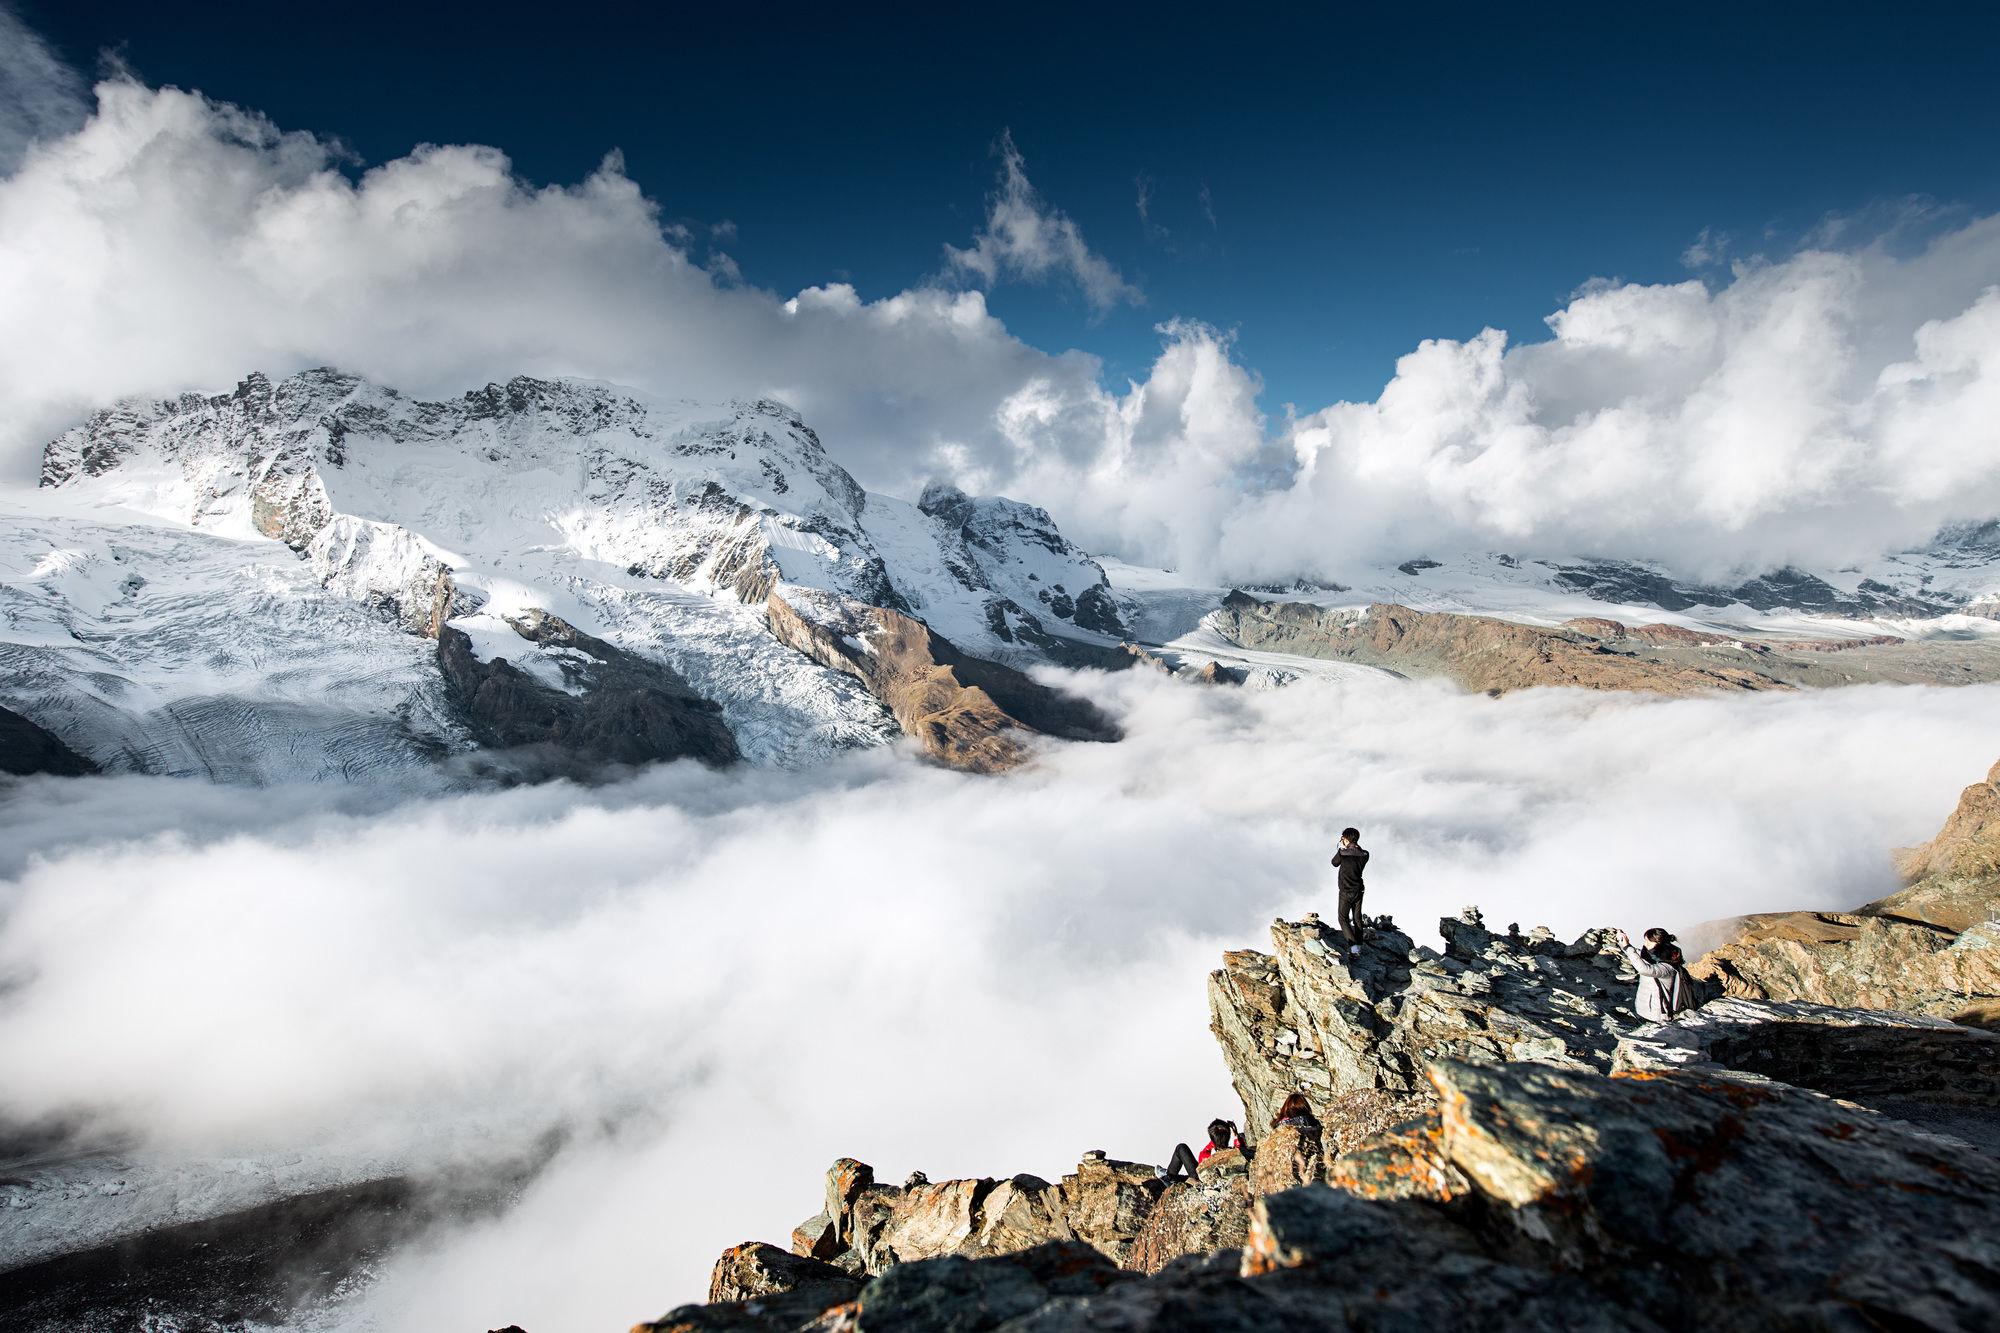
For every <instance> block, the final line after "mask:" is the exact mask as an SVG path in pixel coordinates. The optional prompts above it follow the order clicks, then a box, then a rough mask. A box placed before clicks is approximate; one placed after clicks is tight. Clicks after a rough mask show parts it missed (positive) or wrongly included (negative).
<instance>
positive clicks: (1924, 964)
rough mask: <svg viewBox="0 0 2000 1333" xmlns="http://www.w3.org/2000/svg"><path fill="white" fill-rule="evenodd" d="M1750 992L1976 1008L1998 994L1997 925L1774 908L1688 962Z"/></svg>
mask: <svg viewBox="0 0 2000 1333" xmlns="http://www.w3.org/2000/svg"><path fill="white" fill-rule="evenodd" d="M1688 970H1689V971H1690V972H1692V973H1693V974H1694V975H1695V976H1697V977H1701V978H1705V979H1708V980H1712V981H1714V982H1715V983H1717V984H1718V985H1719V986H1720V987H1721V988H1722V990H1723V991H1724V993H1726V994H1729V995H1734V996H1740V997H1743V998H1746V999H1756V1000H1762V999H1770V1000H1802V1001H1805V1002H1807V1003H1811V1004H1825V1005H1834V1006H1838V1007H1860V1008H1870V1009H1902V1010H1908V1011H1910V1012H1912V1013H1920V1014H1936V1015H1939V1016H1941V1017H1944V1018H1959V1017H1961V1016H1967V1017H1969V1016H1973V1015H1975V1014H1976V1013H1978V1012H1980V1011H1981V1009H1982V1008H1983V1007H1990V1005H1991V1004H1992V1003H1993V1002H1995V1001H2000V927H1994V926H1981V927H1978V928H1975V929H1972V930H1967V931H1964V932H1961V933H1957V934H1954V933H1953V932H1952V931H1949V930H1946V929H1945V928H1944V927H1942V926H1933V925H1929V924H1927V923H1924V922H1920V921H1902V920H1897V919H1895V918H1893V917H1886V916H1876V915H1873V914H1868V913H1865V912H1775V913H1768V914H1764V915H1758V916H1750V917H1745V918H1743V919H1742V921H1741V923H1740V924H1739V927H1738V934H1737V936H1736V938H1735V939H1733V940H1731V941H1730V942H1728V943H1727V944H1724V945H1721V946H1720V947H1718V948H1716V949H1713V950H1711V951H1710V952H1708V953H1707V954H1704V955H1703V956H1702V957H1701V958H1700V959H1698V960H1697V961H1696V962H1695V963H1694V964H1693V966H1691V967H1690V968H1689V969H1688Z"/></svg>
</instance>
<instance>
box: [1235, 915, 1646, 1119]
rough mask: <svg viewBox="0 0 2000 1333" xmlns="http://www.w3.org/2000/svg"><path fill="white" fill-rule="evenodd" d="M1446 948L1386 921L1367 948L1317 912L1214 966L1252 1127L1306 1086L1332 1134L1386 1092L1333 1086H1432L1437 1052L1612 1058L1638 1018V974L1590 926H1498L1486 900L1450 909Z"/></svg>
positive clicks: (1412, 1095) (1558, 1060)
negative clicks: (1509, 930) (1566, 936)
mask: <svg viewBox="0 0 2000 1333" xmlns="http://www.w3.org/2000/svg"><path fill="white" fill-rule="evenodd" d="M1439 929H1440V930H1441V931H1442V932H1443V934H1444V936H1445V952H1444V953H1443V954H1438V953H1436V952H1435V951H1433V950H1431V949H1429V948H1424V947H1421V946H1418V945H1416V944H1414V943H1413V942H1412V941H1411V940H1410V938H1409V936H1407V935H1404V934H1403V933H1401V932H1400V931H1397V930H1395V929H1394V928H1393V927H1390V926H1386V925H1383V924H1382V923H1380V922H1378V923H1377V924H1376V926H1375V928H1374V929H1372V930H1371V931H1370V932H1369V937H1368V939H1367V940H1366V942H1365V943H1364V945H1363V949H1362V954H1361V956H1360V957H1358V958H1356V957H1351V956H1349V955H1348V953H1347V950H1346V944H1345V942H1344V940H1343V938H1342V937H1341V935H1340V934H1339V932H1337V931H1335V930H1333V929H1331V928H1329V927H1328V926H1326V925H1325V924H1324V923H1322V922H1321V921H1320V920H1319V919H1318V918H1317V917H1308V918H1306V919H1305V920H1304V921H1299V922H1287V921H1279V922H1277V923H1275V924H1273V925H1272V927H1271V940H1272V944H1273V946H1274V952H1273V953H1272V954H1269V955H1266V954H1259V953H1254V952H1251V951H1249V950H1237V951H1233V952H1230V953H1228V954H1225V955H1224V957H1223V967H1222V969H1221V970H1220V971H1217V972H1215V973H1212V974H1211V975H1210V977H1209V990H1208V994H1209V1013H1210V1020H1211V1021H1210V1028H1211V1030H1212V1031H1213V1032H1214V1033H1215V1035H1216V1039H1217V1041H1218V1042H1219V1043H1220V1044H1221V1046H1222V1050H1223V1059H1224V1061H1225V1062H1226V1063H1227V1064H1228V1066H1229V1072H1230V1077H1231V1079H1232V1081H1233V1082H1234V1083H1235V1085H1236V1091H1237V1094H1238V1095H1239V1096H1241V1097H1242V1099H1243V1109H1244V1115H1245V1117H1246V1119H1245V1123H1246V1124H1247V1125H1248V1126H1249V1127H1250V1132H1251V1133H1255V1132H1257V1130H1258V1129H1259V1127H1261V1126H1265V1125H1269V1124H1270V1123H1271V1121H1272V1119H1273V1117H1274V1116H1275V1115H1276V1113H1277V1109H1278V1107H1279V1105H1280V1104H1282V1103H1283V1101H1284V1100H1285V1098H1286V1097H1287V1096H1289V1095H1291V1094H1292V1093H1293V1092H1303V1093H1304V1094H1305V1095H1306V1097H1307V1099H1308V1100H1309V1101H1310V1102H1312V1104H1313V1106H1314V1109H1315V1112H1316V1113H1317V1114H1318V1115H1319V1117H1320V1119H1321V1120H1322V1122H1324V1123H1325V1125H1326V1129H1327V1133H1328V1136H1329V1137H1330V1138H1331V1137H1333V1136H1335V1135H1339V1134H1342V1133H1344V1132H1345V1130H1346V1123H1347V1122H1346V1119H1345V1117H1346V1115H1347V1114H1348V1113H1350V1112H1359V1113H1361V1114H1363V1115H1368V1116H1373V1115H1376V1114H1378V1113H1379V1105H1378V1104H1376V1103H1374V1102H1372V1101H1364V1102H1361V1103H1355V1102H1352V1101H1347V1100H1337V1099H1336V1097H1335V1094H1352V1093H1356V1092H1363V1091H1369V1090H1374V1091H1376V1092H1379V1093H1384V1094H1388V1095H1391V1096H1394V1097H1399V1098H1405V1099H1407V1102H1406V1103H1405V1106H1404V1107H1398V1108H1396V1109H1398V1110H1401V1109H1414V1108H1419V1107H1421V1106H1422V1105H1424V1104H1425V1102H1427V1100H1428V1092H1429V1087H1428V1083H1427V1081H1426V1080H1425V1078H1424V1076H1423V1069H1424V1066H1425V1064H1426V1063H1428V1062H1429V1061H1431V1060H1434V1059H1437V1058H1440V1057H1449V1058H1453V1059H1461V1060H1537V1061H1542V1062H1546V1063H1553V1064H1561V1065H1566V1066H1569V1067H1571V1068H1579V1069H1581V1068H1593V1069H1608V1068H1609V1067H1610V1062H1611V1058H1612V1053H1613V1051H1614V1050H1615V1049H1616V1046H1617V1041H1618V1038H1619V1037H1620V1036H1621V1035H1622V1034H1623V1033H1624V1032H1625V1031H1627V1030H1628V1029H1630V1028H1632V1027H1634V1026H1636V1025H1637V1022H1638V1019H1637V1017H1636V1016H1635V1015H1634V1014H1633V1013H1632V1012H1631V1009H1630V1001H1631V996H1632V992H1633V985H1634V982H1635V981H1636V978H1635V977H1634V976H1633V974H1632V972H1631V970H1630V968H1628V967H1626V966H1625V964H1624V962H1623V960H1622V959H1621V958H1620V957H1619V955H1618V954H1617V953H1616V952H1615V951H1613V950H1612V949H1611V948H1610V946H1609V944H1608V941H1607V934H1608V933H1607V932H1604V931H1593V932H1591V933H1589V934H1587V935H1585V936H1584V937H1583V938H1582V939H1580V940H1578V941H1576V942H1575V943H1574V944H1567V945H1566V944H1564V943H1562V942H1561V941H1559V940H1557V939H1556V938H1555V937H1554V936H1552V935H1550V934H1549V933H1548V932H1547V931H1544V930H1537V931H1536V932H1534V933H1533V934H1530V935H1525V936H1516V935H1496V934H1494V933H1492V932H1491V931H1488V930H1487V929H1486V928H1485V926H1484V925H1483V924H1482V923H1481V921H1480V919H1479V915H1478V913H1477V912H1476V911H1474V910H1472V909H1468V910H1467V912H1466V913H1465V915H1464V916H1462V917H1460V918H1457V919H1451V918H1447V919H1446V920H1444V921H1442V922H1440V923H1439Z"/></svg>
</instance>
